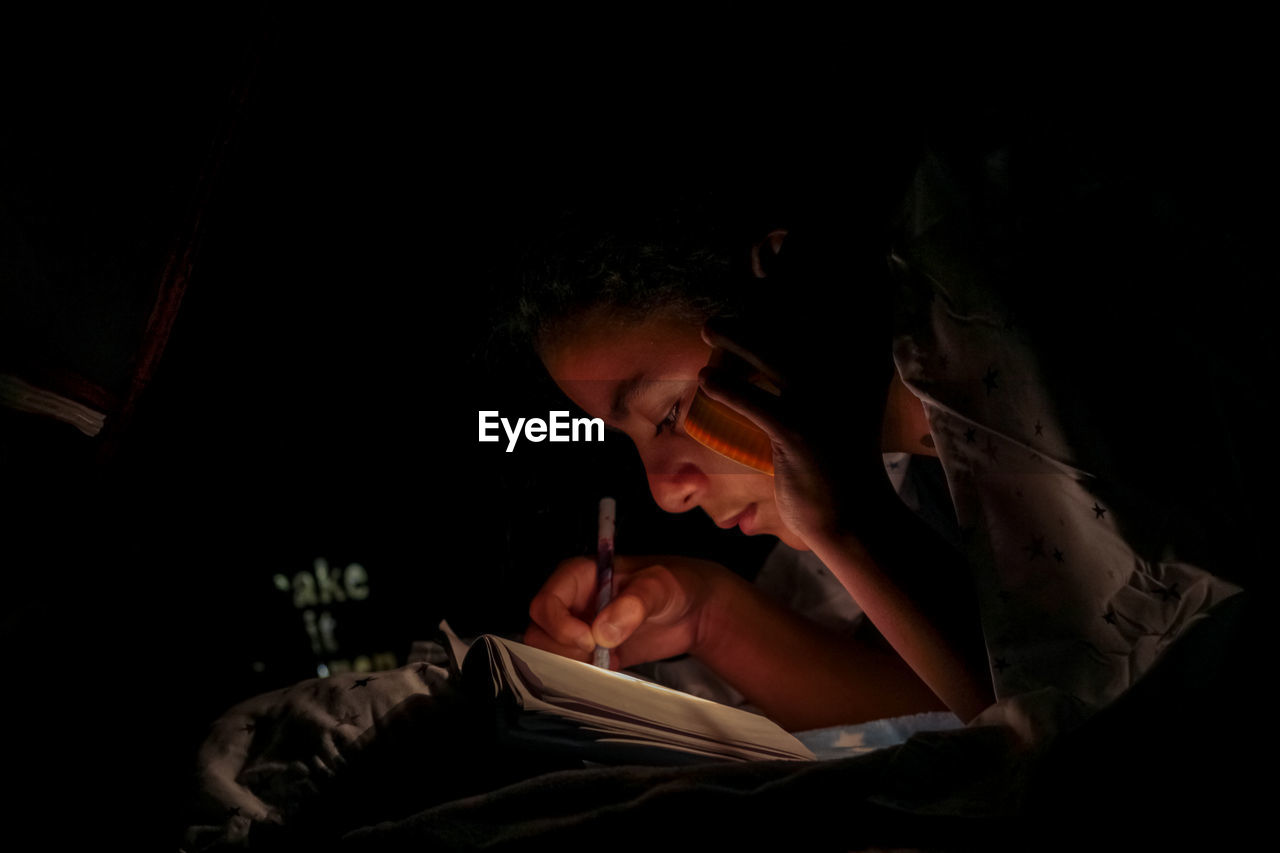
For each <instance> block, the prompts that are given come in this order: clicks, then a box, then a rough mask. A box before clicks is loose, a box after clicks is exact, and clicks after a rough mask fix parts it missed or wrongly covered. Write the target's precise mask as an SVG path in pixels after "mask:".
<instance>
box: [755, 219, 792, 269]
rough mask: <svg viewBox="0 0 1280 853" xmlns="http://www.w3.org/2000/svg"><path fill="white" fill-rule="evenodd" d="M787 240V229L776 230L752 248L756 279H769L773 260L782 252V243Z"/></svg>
mask: <svg viewBox="0 0 1280 853" xmlns="http://www.w3.org/2000/svg"><path fill="white" fill-rule="evenodd" d="M786 238H787V230H786V229H785V228H775V229H774V230H772V231H770V232H769V233H768V234H767V235H766V236H765V238H764V239H763V240H761V241H760V242H758V243H756V244H755V245H754V246H752V247H751V271H752V272H753V273H755V276H756V278H768V277H769V267H770V266H771V265H772V263H773V259H774V258H776V257H777V256H778V252H781V251H782V241H783V240H785V239H786Z"/></svg>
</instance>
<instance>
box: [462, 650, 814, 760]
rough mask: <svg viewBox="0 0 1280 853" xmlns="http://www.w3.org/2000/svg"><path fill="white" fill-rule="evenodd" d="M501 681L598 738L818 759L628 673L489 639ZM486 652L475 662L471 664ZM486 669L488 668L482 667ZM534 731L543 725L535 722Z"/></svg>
mask: <svg viewBox="0 0 1280 853" xmlns="http://www.w3.org/2000/svg"><path fill="white" fill-rule="evenodd" d="M481 641H483V645H484V646H485V647H486V654H487V656H488V657H489V659H490V660H489V665H490V666H491V667H492V668H493V669H494V670H501V674H499V673H498V672H496V671H495V672H494V673H493V677H494V684H495V688H496V689H498V690H501V687H500V686H499V682H501V683H502V684H503V685H505V687H506V688H507V689H509V690H510V691H511V692H512V693H513V694H514V695H515V696H516V697H517V698H518V700H519V702H520V705H521V706H522V707H523V708H524V710H525V711H528V712H534V713H540V714H550V715H555V716H558V717H561V718H564V719H566V720H570V721H573V722H574V723H576V724H577V725H579V726H580V727H583V728H586V729H589V730H592V731H595V732H598V733H599V734H600V736H601V738H602V739H603V738H605V737H610V736H617V737H620V738H622V739H625V740H628V741H634V742H647V743H654V744H658V745H666V746H670V747H673V748H678V749H685V750H691V751H696V752H700V753H701V752H706V753H707V754H710V755H716V756H721V757H740V758H776V759H791V760H808V759H812V758H813V754H812V753H811V752H809V750H808V749H806V748H805V747H804V745H803V744H801V743H800V742H799V741H798V740H796V739H795V738H794V737H792V736H791V735H790V734H788V733H787V732H785V731H783V730H782V729H781V728H780V727H779V726H778V725H777V724H776V723H774V722H773V721H771V720H769V719H768V718H766V717H763V716H760V715H759V714H753V713H751V712H749V711H743V710H741V709H738V708H731V707H729V706H727V705H721V704H719V703H716V702H711V701H708V700H706V699H701V698H698V697H696V696H691V695H689V694H687V693H682V692H680V691H678V690H672V689H671V688H668V687H664V686H662V685H659V684H654V683H652V682H649V681H645V680H641V679H639V678H636V677H634V676H630V675H627V674H626V673H621V672H613V671H610V670H605V669H601V668H599V667H596V666H592V665H591V664H588V663H583V662H581V661H575V660H571V659H569V658H565V657H561V656H560V655H556V654H553V653H551V652H546V651H543V650H541V649H535V648H532V647H530V646H524V645H521V644H519V643H515V642H512V641H510V640H504V639H502V638H500V637H494V636H492V635H486V636H484V637H482V638H480V640H479V641H477V645H481ZM477 654H478V652H473V654H472V656H471V657H470V658H469V659H468V666H469V665H470V664H471V663H472V661H475V660H476V658H477ZM482 665H483V664H482ZM530 724H531V725H533V726H541V725H543V724H542V723H539V722H533V721H530Z"/></svg>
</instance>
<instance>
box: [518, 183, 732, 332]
mask: <svg viewBox="0 0 1280 853" xmlns="http://www.w3.org/2000/svg"><path fill="white" fill-rule="evenodd" d="M628 201H634V199H629V200H628ZM717 201H718V200H716V199H713V198H707V197H703V198H699V199H697V200H693V201H689V200H680V201H676V202H671V201H669V200H668V201H666V202H665V203H662V204H656V205H645V204H641V203H638V202H637V203H634V204H630V205H616V204H615V205H611V209H607V210H606V209H594V210H593V209H578V210H573V211H566V212H564V213H562V214H561V215H560V216H559V217H558V218H557V219H556V220H555V221H554V222H552V223H550V227H547V228H545V229H544V235H543V236H541V237H536V238H535V239H533V240H532V241H531V242H530V245H529V246H528V248H527V250H526V252H525V256H524V262H523V264H522V273H523V280H522V282H521V284H522V286H521V288H520V291H519V294H518V297H517V299H516V301H515V304H514V306H513V308H512V310H511V312H510V314H509V317H508V322H507V325H508V330H509V331H511V332H512V333H514V334H515V335H516V336H517V337H520V338H523V339H524V340H527V341H529V342H531V343H532V344H533V346H534V347H535V348H536V349H538V350H542V349H543V348H545V346H546V345H547V344H548V343H549V342H550V341H553V340H556V339H557V338H559V337H560V336H562V335H563V334H565V333H566V332H567V331H568V330H570V329H572V328H573V326H574V325H575V324H576V323H578V322H580V321H581V320H582V319H583V318H584V317H586V316H587V315H588V314H591V315H592V316H593V317H596V318H599V317H601V316H604V317H606V318H608V319H612V320H616V321H618V322H633V321H637V320H641V319H643V318H646V317H649V316H652V315H655V314H660V315H664V316H668V317H675V318H677V319H679V320H685V321H689V322H694V323H701V322H703V321H705V320H707V319H708V318H710V317H712V316H715V315H717V314H727V313H731V312H732V310H733V307H734V304H735V302H736V301H737V300H736V298H735V289H736V288H737V287H740V286H741V281H742V279H741V276H742V275H743V274H744V273H745V269H744V268H743V266H744V265H745V264H746V263H748V258H749V245H747V244H745V243H744V235H746V234H747V232H745V231H742V230H740V229H735V228H734V223H733V217H732V216H731V215H726V214H725V211H724V209H723V206H722V205H720V204H717V203H716V202H717ZM735 230H736V234H735Z"/></svg>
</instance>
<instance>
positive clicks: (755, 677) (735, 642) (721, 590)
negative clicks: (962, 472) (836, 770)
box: [692, 573, 944, 731]
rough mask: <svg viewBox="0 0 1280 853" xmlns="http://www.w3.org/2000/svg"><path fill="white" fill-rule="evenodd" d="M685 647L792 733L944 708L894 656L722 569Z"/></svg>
mask: <svg viewBox="0 0 1280 853" xmlns="http://www.w3.org/2000/svg"><path fill="white" fill-rule="evenodd" d="M692 652H693V653H694V655H695V656H696V657H698V658H699V659H700V660H702V661H703V663H705V664H706V665H707V666H709V667H710V668H711V669H712V670H713V671H715V672H716V673H717V674H718V675H720V676H721V677H722V678H724V679H725V680H726V681H728V682H729V683H730V684H732V685H733V686H734V687H735V688H736V689H737V690H738V691H739V692H740V693H742V694H743V695H744V696H745V697H746V698H747V700H748V701H750V702H751V703H752V704H753V705H755V706H757V707H758V708H760V710H762V711H763V712H764V713H765V714H767V715H768V716H769V717H770V718H771V719H773V720H775V721H776V722H778V723H779V724H780V725H782V726H783V727H784V728H787V729H790V730H792V731H801V730H804V729H812V728H821V727H824V726H830V725H838V724H841V723H858V722H864V721H867V720H873V719H880V718H883V717H893V716H901V715H903V714H913V713H919V712H921V711H929V710H942V709H943V708H944V706H943V705H942V703H941V702H940V701H939V700H938V698H937V697H936V696H934V695H933V693H932V692H931V691H930V690H929V688H928V687H926V686H925V684H924V683H923V682H921V681H920V679H919V678H917V677H916V675H915V674H914V673H912V672H911V670H910V668H909V667H907V666H906V665H905V664H904V663H903V661H902V660H901V659H900V658H899V657H898V656H897V655H895V654H893V653H892V652H890V651H887V650H882V649H878V648H875V647H874V646H872V645H871V644H870V643H868V642H866V641H865V640H862V639H859V638H853V637H848V636H842V635H839V634H836V633H835V632H833V631H830V630H827V629H825V628H822V627H821V626H818V625H816V624H814V623H812V622H810V621H809V620H807V619H805V618H803V617H801V616H799V615H798V614H796V613H794V612H792V611H790V610H787V609H786V608H784V607H782V606H781V605H779V604H778V603H776V602H774V601H772V600H770V599H769V598H767V597H766V596H765V595H764V594H763V593H761V592H760V591H759V590H757V589H756V588H755V587H753V586H751V585H750V584H748V583H746V582H745V581H742V580H741V579H739V578H737V577H735V576H732V575H729V574H728V573H726V574H725V575H724V576H723V577H722V578H719V579H717V581H716V583H715V589H714V591H713V593H712V595H711V597H710V602H709V604H708V606H707V607H706V608H705V610H704V612H703V614H702V617H701V619H700V624H699V627H698V632H697V640H696V642H695V644H694V647H693V649H692Z"/></svg>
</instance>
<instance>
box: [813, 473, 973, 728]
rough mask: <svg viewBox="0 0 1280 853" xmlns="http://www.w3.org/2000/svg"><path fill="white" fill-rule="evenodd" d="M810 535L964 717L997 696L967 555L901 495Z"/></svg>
mask: <svg viewBox="0 0 1280 853" xmlns="http://www.w3.org/2000/svg"><path fill="white" fill-rule="evenodd" d="M807 541H808V542H809V544H810V545H811V547H812V548H813V551H814V552H815V553H816V554H817V555H818V556H819V557H820V558H821V559H822V561H823V562H824V563H825V564H826V566H827V567H828V568H829V569H830V570H831V571H832V573H834V574H835V576H836V577H837V578H839V579H840V581H841V583H843V584H844V586H845V588H846V589H847V590H848V591H849V593H850V595H852V596H853V598H854V599H855V600H856V601H857V602H858V604H859V606H861V607H862V609H863V612H864V613H866V615H867V618H868V619H870V620H871V623H872V624H873V625H875V626H876V628H877V629H878V630H879V631H880V632H881V634H883V635H884V637H885V639H886V640H887V641H888V642H889V644H890V645H892V646H893V648H894V649H895V650H896V651H897V652H898V654H899V655H901V657H902V659H903V660H904V661H905V662H906V663H907V664H908V665H909V666H910V667H911V669H912V670H913V671H914V672H915V673H916V674H917V675H918V676H919V677H920V679H921V680H922V681H923V682H924V683H925V684H927V685H928V686H929V687H930V688H931V689H932V690H933V692H934V693H936V694H937V695H938V697H940V698H941V699H942V701H944V702H945V703H946V705H947V707H948V708H950V709H951V710H952V711H953V712H955V714H956V715H957V716H958V717H960V718H961V719H962V720H965V721H968V720H970V719H972V718H973V717H974V716H976V715H977V714H978V713H979V712H980V711H982V710H983V709H984V708H986V707H987V706H988V705H990V704H991V703H992V702H993V701H994V695H993V692H992V687H991V680H990V677H989V674H988V671H987V668H986V663H985V661H986V655H985V650H984V645H983V640H982V632H981V626H980V623H979V620H978V609H977V601H976V597H975V596H974V593H973V589H972V586H971V581H970V577H969V574H968V572H967V571H966V569H965V566H964V564H963V561H962V559H961V557H960V555H959V554H958V553H956V551H955V550H954V549H953V548H951V547H950V546H949V545H948V544H947V543H946V542H945V541H944V540H943V539H942V538H941V537H940V536H939V535H938V534H937V533H936V532H935V531H933V530H932V529H931V528H929V527H928V526H927V525H926V524H925V523H924V522H922V521H921V520H920V519H919V518H918V517H917V516H916V515H915V514H914V513H912V512H911V511H910V510H909V509H908V508H907V507H906V506H905V505H903V504H902V502H901V501H900V500H899V499H897V497H896V496H891V497H888V498H886V499H883V500H879V501H876V502H869V503H868V504H865V505H864V506H863V507H861V508H860V511H859V514H858V518H857V520H856V521H853V522H850V523H848V524H842V525H840V526H839V527H838V528H835V529H832V530H829V531H825V532H820V533H816V534H812V535H810V537H809V538H808V540H807Z"/></svg>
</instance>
